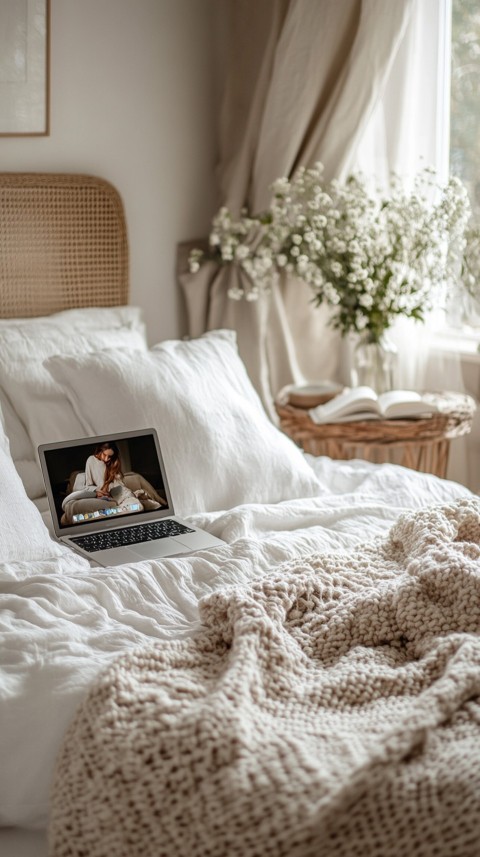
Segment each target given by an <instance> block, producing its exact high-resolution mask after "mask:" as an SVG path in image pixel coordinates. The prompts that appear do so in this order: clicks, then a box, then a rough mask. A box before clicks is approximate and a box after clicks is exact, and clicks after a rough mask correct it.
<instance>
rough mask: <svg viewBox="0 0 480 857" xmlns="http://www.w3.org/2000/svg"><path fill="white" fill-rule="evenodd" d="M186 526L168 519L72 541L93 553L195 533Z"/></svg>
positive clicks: (81, 537)
mask: <svg viewBox="0 0 480 857" xmlns="http://www.w3.org/2000/svg"><path fill="white" fill-rule="evenodd" d="M194 532H195V530H191V529H190V528H189V527H185V526H184V524H179V523H178V521H172V520H171V519H170V518H167V519H166V520H165V521H152V523H151V524H137V526H136V527H122V528H121V529H119V530H110V531H106V532H104V533H90V534H89V535H88V536H78V537H76V538H73V539H71V541H72V542H74V543H75V544H76V545H78V547H80V548H82V549H83V550H85V551H88V552H89V553H91V552H92V551H103V550H108V549H109V548H120V547H125V546H126V545H138V544H139V543H140V542H151V541H153V540H154V539H166V538H168V536H179V535H181V534H182V533H194Z"/></svg>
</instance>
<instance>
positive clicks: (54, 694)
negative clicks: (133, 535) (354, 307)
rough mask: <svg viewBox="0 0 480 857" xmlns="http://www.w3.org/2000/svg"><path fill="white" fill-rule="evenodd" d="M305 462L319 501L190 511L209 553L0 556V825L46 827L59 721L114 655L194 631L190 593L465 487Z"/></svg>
mask: <svg viewBox="0 0 480 857" xmlns="http://www.w3.org/2000/svg"><path fill="white" fill-rule="evenodd" d="M309 461H310V463H311V464H312V466H313V467H314V468H315V470H316V473H317V476H318V478H319V480H320V483H321V485H322V489H323V490H322V491H321V493H320V494H319V496H317V497H314V498H308V499H297V500H294V501H290V502H283V503H280V504H274V505H261V506H260V505H244V506H239V507H237V508H235V509H233V510H232V511H228V512H216V513H211V514H203V515H197V516H194V517H193V518H191V520H192V521H194V523H195V524H196V525H198V526H201V527H204V528H207V529H209V530H210V531H211V532H212V533H214V534H215V535H216V536H219V537H220V538H222V539H224V540H225V541H226V544H225V547H223V548H221V549H219V550H216V551H213V550H210V551H204V552H202V553H198V554H196V555H192V556H187V557H183V558H175V559H171V560H163V561H161V562H158V561H156V562H152V561H149V562H141V563H136V564H132V565H124V566H121V567H117V568H109V569H92V568H90V567H89V565H88V562H87V561H86V560H84V559H82V558H80V557H76V556H75V555H73V554H72V553H71V552H70V551H68V549H66V548H65V549H64V550H62V551H61V552H60V553H59V555H58V556H57V557H55V558H53V559H43V560H41V561H38V562H33V563H32V562H28V563H27V562H14V563H12V562H7V563H3V564H1V563H0V714H1V724H0V759H1V773H0V824H3V825H19V826H24V827H40V828H41V827H44V826H45V824H46V820H47V812H48V795H49V789H50V784H51V779H52V771H53V766H54V761H55V756H56V754H57V751H58V749H59V747H60V744H61V741H62V738H63V735H64V733H65V730H66V727H67V726H68V724H69V722H70V720H71V718H72V716H73V714H74V712H75V709H76V707H77V705H78V704H79V702H80V701H81V700H82V698H83V697H84V696H85V694H86V692H87V691H88V689H89V687H90V685H91V683H92V682H93V680H94V679H95V677H96V676H97V674H98V672H99V671H100V670H102V669H104V667H106V666H107V665H108V664H109V663H110V661H111V660H112V658H114V657H115V656H116V655H117V654H119V653H120V652H122V651H123V650H125V649H126V648H129V647H132V646H136V645H138V644H142V643H145V642H146V641H147V640H149V639H150V640H155V639H157V640H161V639H167V638H169V639H171V638H181V637H185V636H186V635H189V634H192V633H193V631H194V630H195V627H196V625H197V622H198V601H199V599H200V598H201V597H202V596H204V595H206V594H208V593H210V592H211V591H212V590H213V589H215V588H218V587H221V586H223V585H225V584H232V583H234V582H236V581H239V582H240V581H242V582H243V581H246V580H248V579H251V577H252V576H255V575H261V574H264V573H266V572H268V571H269V570H271V569H272V568H273V567H275V566H277V565H278V564H279V563H283V562H286V561H288V560H290V559H292V558H294V557H297V556H299V555H301V554H308V553H311V552H317V551H331V550H336V549H339V548H342V549H343V548H348V547H349V546H351V545H354V544H358V543H360V542H365V541H370V540H371V539H373V538H375V537H377V536H381V535H384V534H385V533H386V531H387V530H388V529H389V527H390V526H391V524H392V523H393V522H394V521H395V520H396V519H397V517H398V515H399V514H401V513H402V512H403V511H405V510H407V509H411V508H420V507H422V506H425V505H428V504H432V503H442V502H446V501H448V500H450V499H452V497H461V496H469V494H470V492H469V491H468V490H467V489H466V488H464V487H462V486H460V485H457V484H455V483H451V482H445V481H443V480H440V479H437V478H436V477H433V476H426V475H423V474H417V473H414V472H412V471H409V470H406V469H403V468H399V467H394V466H392V465H383V466H381V467H379V466H375V465H371V464H368V463H366V462H360V461H354V462H349V463H347V462H333V461H331V460H330V459H326V458H319V459H313V458H309ZM25 538H26V539H28V533H25Z"/></svg>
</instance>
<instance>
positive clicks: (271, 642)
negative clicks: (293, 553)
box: [50, 499, 480, 857]
mask: <svg viewBox="0 0 480 857" xmlns="http://www.w3.org/2000/svg"><path fill="white" fill-rule="evenodd" d="M201 616H202V621H203V628H202V630H201V632H199V634H198V635H197V636H196V637H195V638H193V639H191V640H189V641H181V642H166V643H159V644H155V645H151V646H149V647H145V648H142V649H140V650H138V649H137V650H135V651H132V652H129V653H127V654H125V655H123V656H122V657H120V658H119V659H118V660H116V662H114V664H113V665H112V667H111V668H110V669H109V670H108V671H107V672H106V673H105V674H103V675H102V677H101V679H100V680H99V682H98V683H97V685H96V687H95V688H94V689H93V690H92V692H91V693H90V695H89V697H88V698H87V700H86V702H85V703H84V705H83V706H82V707H81V708H80V710H79V711H78V714H77V717H76V719H75V721H74V723H73V724H72V727H71V728H70V730H69V732H68V734H67V737H66V740H65V742H64V746H63V750H62V752H61V754H60V757H59V760H58V767H57V772H56V779H55V786H54V791H53V800H52V816H51V829H50V843H51V851H50V853H51V855H52V857H66V855H69V857H72V855H84V857H100V855H101V857H137V855H138V857H140V856H141V857H394V855H395V857H396V855H398V857H478V855H479V854H480V704H479V696H480V638H479V636H478V632H479V630H480V501H478V500H475V499H472V500H462V501H459V502H458V503H452V504H451V505H447V506H442V507H434V508H431V509H428V510H426V511H422V512H419V513H418V512H417V513H411V514H409V515H406V516H404V517H402V518H401V519H400V520H399V521H398V523H397V524H396V525H395V526H394V527H393V529H392V531H391V532H390V535H389V537H388V539H386V540H385V541H384V542H377V543H376V544H371V545H367V546H364V547H362V548H359V549H357V550H354V551H352V552H348V553H347V552H344V553H335V554H328V555H317V556H315V557H308V558H307V559H302V560H301V561H298V562H296V563H289V564H288V565H284V566H282V567H281V568H279V569H277V570H276V571H275V572H272V573H271V574H269V575H267V576H264V577H262V578H260V579H258V580H257V582H256V583H254V584H252V585H250V586H248V587H247V586H244V587H232V588H231V589H224V590H222V591H219V592H217V593H215V594H213V595H212V596H210V597H209V598H207V599H205V600H204V601H203V603H202V604H201Z"/></svg>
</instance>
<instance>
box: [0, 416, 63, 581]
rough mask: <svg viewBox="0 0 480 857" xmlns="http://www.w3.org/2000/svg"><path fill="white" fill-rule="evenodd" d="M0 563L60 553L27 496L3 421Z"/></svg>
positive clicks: (0, 439) (0, 427) (0, 430)
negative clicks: (14, 461) (9, 447)
mask: <svg viewBox="0 0 480 857" xmlns="http://www.w3.org/2000/svg"><path fill="white" fill-rule="evenodd" d="M0 473H1V475H2V478H1V479H0V564H3V563H10V562H23V561H29V560H42V559H48V558H50V557H55V556H60V555H61V554H62V553H63V549H62V548H61V547H60V546H59V545H57V543H56V542H54V541H53V540H52V539H51V538H50V535H49V533H48V530H47V528H46V526H45V524H44V522H43V520H42V516H41V515H40V512H39V511H38V509H36V507H35V506H34V504H33V503H32V502H31V500H29V499H28V497H27V495H26V493H25V489H24V487H23V485H22V481H21V479H20V477H19V475H18V473H17V471H16V470H15V465H14V463H13V460H12V458H11V456H10V452H9V449H8V439H7V436H6V435H5V432H4V431H3V425H2V422H1V421H0Z"/></svg>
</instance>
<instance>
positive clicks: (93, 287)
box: [0, 173, 129, 318]
mask: <svg viewBox="0 0 480 857" xmlns="http://www.w3.org/2000/svg"><path fill="white" fill-rule="evenodd" d="M128 295H129V273H128V243H127V230H126V224H125V216H124V210H123V204H122V200H121V198H120V196H119V194H118V192H117V191H116V190H115V188H114V187H113V186H112V185H111V184H109V183H108V182H106V181H104V180H103V179H99V178H94V177H92V176H84V175H75V174H74V175H69V174H63V173H0V317H2V318H14V317H23V318H27V317H31V316H41V315H49V314H50V313H53V312H58V311H59V310H64V309H71V308H73V307H84V306H119V305H123V304H127V303H128Z"/></svg>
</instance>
